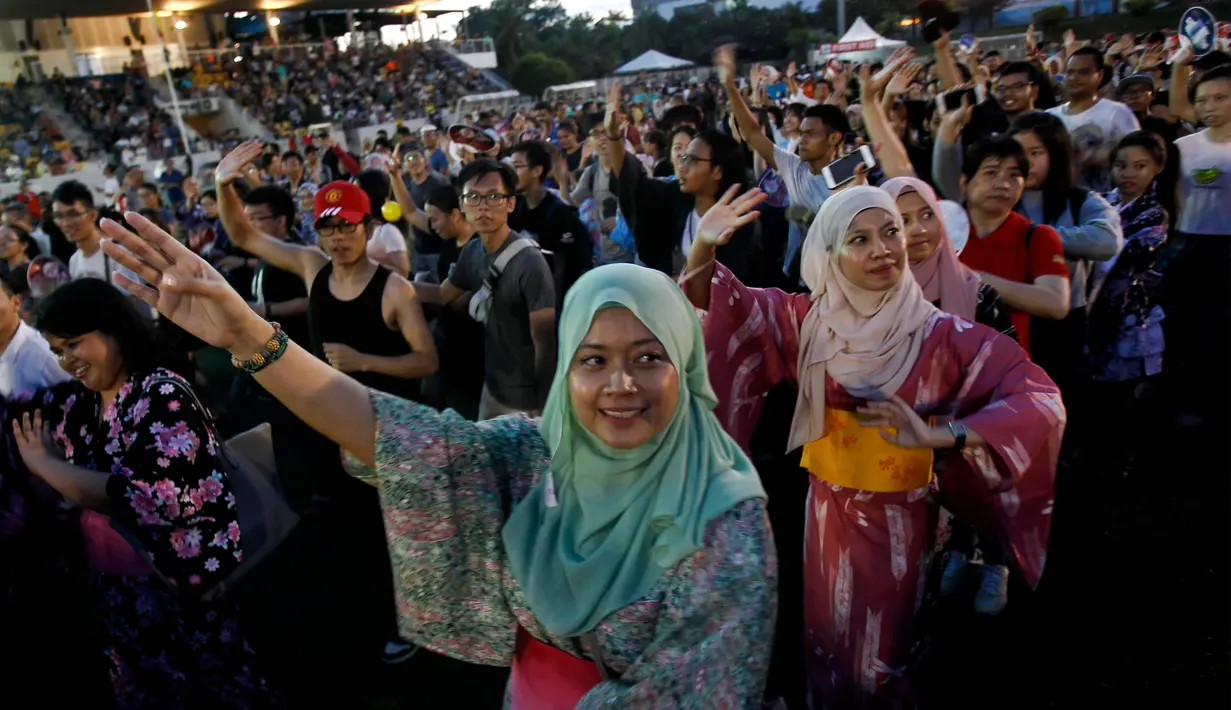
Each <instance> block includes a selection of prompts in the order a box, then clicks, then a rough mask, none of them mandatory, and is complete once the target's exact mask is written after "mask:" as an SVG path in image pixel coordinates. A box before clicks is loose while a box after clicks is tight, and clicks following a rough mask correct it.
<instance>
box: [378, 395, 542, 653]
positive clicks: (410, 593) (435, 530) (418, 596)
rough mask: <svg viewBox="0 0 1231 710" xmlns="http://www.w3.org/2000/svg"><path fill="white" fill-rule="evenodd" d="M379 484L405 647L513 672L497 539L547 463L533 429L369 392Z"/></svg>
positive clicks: (512, 633) (524, 421) (514, 419)
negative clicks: (515, 503)
mask: <svg viewBox="0 0 1231 710" xmlns="http://www.w3.org/2000/svg"><path fill="white" fill-rule="evenodd" d="M371 397H372V408H373V411H374V413H375V415H376V467H375V472H376V478H377V479H378V480H379V485H380V490H381V506H382V508H383V510H384V516H385V531H386V535H387V536H388V540H389V555H390V558H391V560H392V562H393V573H394V584H395V587H396V591H397V601H398V611H399V623H400V626H401V630H402V632H403V633H404V634H405V636H406V638H408V639H409V640H411V641H413V642H414V643H416V644H419V645H422V646H425V647H427V648H429V649H431V650H433V651H436V652H438V653H443V654H444V655H446V656H450V657H453V658H456V659H459V660H463V661H468V662H471V663H482V664H487V665H508V664H509V663H511V662H512V658H513V646H514V641H515V638H516V631H517V619H516V617H515V615H514V613H513V610H512V609H511V608H510V605H509V602H508V601H507V597H506V589H507V585H508V583H509V582H508V580H509V578H510V576H509V575H508V573H507V570H506V565H505V552H504V545H503V542H502V541H501V537H500V530H501V528H502V527H503V525H504V521H505V517H506V514H505V511H506V510H507V509H508V508H509V507H510V506H511V500H512V497H513V495H514V494H516V493H518V492H520V491H522V490H524V489H525V488H527V487H528V485H529V481H531V480H532V479H534V478H536V477H537V475H538V471H539V470H540V467H541V466H542V465H543V462H544V461H545V456H546V450H545V446H544V444H543V442H542V439H541V437H539V435H538V428H537V426H536V425H535V423H534V422H533V420H531V419H529V418H527V417H524V416H520V415H519V416H509V417H500V418H498V419H494V420H490V421H486V422H481V423H475V422H471V421H469V420H467V419H464V418H463V417H462V416H461V415H459V414H457V413H456V412H454V411H452V410H447V411H445V412H443V413H440V412H437V411H436V410H434V409H432V408H430V407H425V406H423V405H421V404H416V403H415V402H411V401H409V400H405V399H401V398H398V397H394V396H391V395H388V394H385V393H383V392H378V391H375V390H372V391H371Z"/></svg>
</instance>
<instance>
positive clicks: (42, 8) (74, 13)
mask: <svg viewBox="0 0 1231 710" xmlns="http://www.w3.org/2000/svg"><path fill="white" fill-rule="evenodd" d="M436 1H437V0H404V1H403V2H398V1H397V0H153V3H154V10H155V11H167V12H179V13H189V14H191V13H207V12H208V13H217V12H238V11H240V10H247V11H249V12H254V11H255V12H263V11H265V10H291V11H303V10H347V9H350V10H378V9H382V8H395V7H398V8H406V9H407V10H410V9H412V7H413V8H415V9H419V8H425V7H426V6H428V5H432V4H435V2H436ZM61 13H63V14H65V15H67V16H68V17H99V16H102V15H148V14H149V8H148V7H146V4H145V0H39V1H38V2H0V20H30V19H39V18H54V17H59V16H60V14H61Z"/></svg>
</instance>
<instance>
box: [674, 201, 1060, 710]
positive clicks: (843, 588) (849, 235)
mask: <svg viewBox="0 0 1231 710" xmlns="http://www.w3.org/2000/svg"><path fill="white" fill-rule="evenodd" d="M733 197H734V193H733V192H730V193H728V194H727V195H726V196H724V198H723V199H722V200H721V201H720V202H719V203H718V204H717V205H715V206H714V207H713V208H712V209H711V211H712V212H714V214H713V216H708V215H707V217H708V219H707V222H706V229H704V230H702V232H701V236H700V237H699V238H698V239H697V241H696V242H695V243H694V245H693V248H692V251H691V253H690V255H689V263H688V271H687V273H686V275H685V277H684V278H683V279H682V281H683V288H684V291H685V293H687V294H688V297H689V299H690V300H691V301H692V303H693V305H695V306H697V307H698V308H702V309H705V310H706V311H707V313H706V315H705V316H704V318H703V325H704V330H705V339H706V343H707V345H708V348H707V351H708V353H709V370H710V373H711V376H712V378H713V381H714V382H715V384H716V390H717V392H718V395H719V409H718V412H719V420H720V421H721V422H723V424H724V425H725V426H726V428H727V431H728V432H731V433H732V435H733V436H734V437H735V439H736V440H737V441H740V442H741V443H743V442H746V441H747V439H748V437H749V436H750V435H751V432H752V429H753V427H754V426H755V423H756V420H757V416H758V415H759V413H760V407H761V403H762V402H763V400H764V398H763V396H762V395H763V394H764V393H765V392H766V391H767V390H768V389H769V388H770V387H772V386H774V385H775V384H777V383H778V382H779V381H781V380H782V379H783V378H788V379H789V380H790V381H792V383H798V387H799V390H800V396H799V400H798V402H797V405H796V411H795V422H794V424H793V425H792V432H791V437H790V444H789V447H790V448H791V449H795V448H797V447H800V446H802V447H803V458H802V461H801V465H802V466H803V467H804V468H806V469H808V471H809V472H810V473H811V474H812V477H811V493H810V495H809V498H808V503H807V510H808V513H807V515H806V516H805V517H806V520H807V531H806V542H805V558H804V566H805V571H804V575H805V590H806V591H805V607H804V608H805V617H806V619H807V622H806V623H807V631H808V644H809V646H808V651H807V659H808V661H807V662H808V684H809V696H810V697H811V699H812V703H813V706H814V707H900V706H904V704H908V703H909V698H910V689H909V685H908V683H907V682H905V681H904V678H903V672H904V670H905V666H906V662H907V656H908V653H909V650H910V644H911V638H912V628H911V627H912V620H913V617H914V614H915V611H916V604H917V599H918V592H919V589H920V586H921V585H922V584H923V579H924V577H925V575H926V572H927V567H928V564H929V561H930V554H931V550H932V547H933V545H932V543H933V530H934V527H935V522H936V521H935V518H936V502H935V499H934V497H933V495H932V467H933V450H935V449H940V450H942V451H944V453H942V454H941V455H943V456H944V458H945V461H944V476H943V478H942V479H941V480H940V481H939V487H940V490H941V492H942V493H943V494H944V495H945V496H946V507H949V508H951V509H953V510H954V511H955V512H956V513H958V514H959V515H961V516H962V517H963V518H964V519H965V520H967V521H970V522H972V523H975V524H982V525H987V526H989V527H993V528H994V529H995V530H996V531H997V532H998V533H999V535H1000V537H1001V539H1002V540H1003V541H1004V543H1005V545H1006V549H1010V550H1012V551H1013V554H1014V556H1015V558H1016V562H1017V565H1018V567H1019V569H1020V570H1021V572H1022V574H1023V575H1024V577H1025V579H1026V581H1027V582H1028V583H1030V584H1032V585H1033V584H1037V583H1038V580H1039V576H1040V574H1041V573H1042V571H1043V560H1044V552H1045V550H1046V545H1047V532H1048V523H1049V516H1050V511H1051V506H1052V495H1053V493H1052V492H1053V482H1054V477H1055V465H1056V456H1057V454H1058V451H1059V443H1060V435H1061V433H1062V431H1063V428H1064V421H1065V414H1064V406H1063V405H1062V404H1061V402H1060V397H1059V394H1058V393H1057V391H1056V388H1055V386H1054V385H1053V384H1052V382H1051V381H1050V380H1049V379H1048V378H1047V375H1045V374H1044V373H1043V371H1042V370H1040V369H1039V368H1038V367H1036V366H1034V365H1032V364H1030V362H1029V361H1027V360H1026V357H1025V354H1024V353H1023V351H1022V350H1021V348H1019V347H1018V346H1017V344H1016V343H1014V342H1013V341H1012V340H1010V339H1008V338H1005V337H1004V336H1002V335H1000V334H999V333H996V332H995V331H993V330H991V329H990V328H987V327H985V326H982V325H978V324H975V323H972V322H970V321H968V320H966V319H965V318H961V317H958V316H954V315H952V314H949V313H946V312H944V311H940V310H938V309H936V308H935V307H934V306H933V305H932V304H931V303H929V302H928V301H927V299H926V298H925V297H924V295H923V291H922V289H921V288H920V287H919V284H918V283H916V281H915V279H914V278H912V277H911V274H910V267H909V264H908V257H907V253H906V251H907V247H906V238H905V230H904V229H903V226H902V217H901V215H900V214H899V212H898V207H897V204H896V202H895V200H894V199H893V198H892V197H890V196H889V195H888V194H887V193H886V192H884V191H882V190H880V189H877V188H873V187H866V186H857V187H849V188H847V189H845V190H843V191H842V192H839V193H836V194H835V195H833V196H832V197H830V198H829V199H828V200H826V201H825V204H824V205H823V206H822V208H821V211H820V213H819V214H818V215H817V218H816V220H815V221H814V222H813V224H812V228H811V230H809V233H808V237H807V239H806V241H805V242H804V247H803V267H802V271H801V273H802V275H803V278H804V281H805V282H806V283H807V285H808V287H809V289H811V293H810V294H787V293H784V292H782V291H777V290H775V289H754V288H748V287H746V286H744V285H743V284H741V283H740V282H739V281H738V280H736V279H735V278H734V277H733V276H732V275H731V272H730V271H728V270H727V269H726V267H725V266H723V265H721V264H716V263H715V261H714V249H715V246H716V245H718V244H721V243H722V241H723V240H724V239H726V238H727V236H728V235H730V234H731V233H732V231H733V230H734V229H735V228H736V227H738V225H739V224H740V223H741V222H742V221H744V220H747V219H750V218H752V216H753V215H754V214H755V213H751V212H749V210H751V209H752V208H753V207H754V206H755V204H756V202H757V201H758V197H759V196H758V195H756V194H750V195H746V196H744V197H741V198H739V199H738V200H733V199H732V198H733ZM942 422H944V423H942ZM866 427H874V428H881V432H880V435H879V436H878V435H877V433H876V432H875V431H873V429H871V428H866Z"/></svg>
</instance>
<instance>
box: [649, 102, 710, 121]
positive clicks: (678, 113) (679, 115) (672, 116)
mask: <svg viewBox="0 0 1231 710" xmlns="http://www.w3.org/2000/svg"><path fill="white" fill-rule="evenodd" d="M683 122H688V123H691V124H692V125H694V126H700V125H701V124H702V117H701V109H699V108H697V107H696V106H693V105H691V104H684V105H682V106H672V107H671V108H669V109H667V110H666V112H664V113H663V119H662V120H661V121H659V123H661V124H663V125H664V126H675V125H677V124H680V123H683Z"/></svg>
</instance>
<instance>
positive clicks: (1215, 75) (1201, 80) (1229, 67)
mask: <svg viewBox="0 0 1231 710" xmlns="http://www.w3.org/2000/svg"><path fill="white" fill-rule="evenodd" d="M1219 80H1223V81H1231V64H1220V65H1218V66H1216V67H1214V68H1213V69H1207V70H1206V71H1203V72H1201V76H1200V77H1198V78H1197V82H1196V83H1195V84H1193V95H1194V96H1196V89H1197V87H1198V86H1201V85H1202V84H1208V83H1210V82H1211V81H1219Z"/></svg>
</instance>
